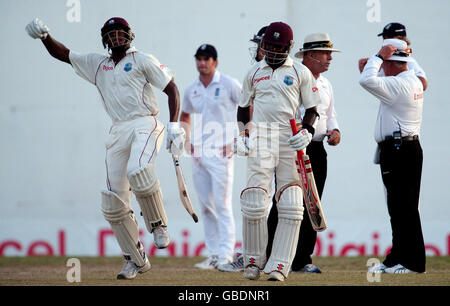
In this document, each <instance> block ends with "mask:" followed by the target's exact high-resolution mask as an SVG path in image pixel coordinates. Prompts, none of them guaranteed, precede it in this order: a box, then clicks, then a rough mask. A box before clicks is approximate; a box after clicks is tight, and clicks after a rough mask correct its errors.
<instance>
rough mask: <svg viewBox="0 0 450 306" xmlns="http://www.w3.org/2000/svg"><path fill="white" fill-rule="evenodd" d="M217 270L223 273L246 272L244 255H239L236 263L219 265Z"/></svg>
mask: <svg viewBox="0 0 450 306" xmlns="http://www.w3.org/2000/svg"><path fill="white" fill-rule="evenodd" d="M217 269H218V270H219V271H222V272H242V271H244V255H242V254H240V253H238V254H237V258H236V260H235V261H233V262H230V263H227V264H219V265H218V266H217Z"/></svg>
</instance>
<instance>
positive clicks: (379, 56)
mask: <svg viewBox="0 0 450 306" xmlns="http://www.w3.org/2000/svg"><path fill="white" fill-rule="evenodd" d="M375 56H376V57H378V58H380V59H381V60H382V61H384V58H383V57H382V56H381V55H379V54H377V55H375Z"/></svg>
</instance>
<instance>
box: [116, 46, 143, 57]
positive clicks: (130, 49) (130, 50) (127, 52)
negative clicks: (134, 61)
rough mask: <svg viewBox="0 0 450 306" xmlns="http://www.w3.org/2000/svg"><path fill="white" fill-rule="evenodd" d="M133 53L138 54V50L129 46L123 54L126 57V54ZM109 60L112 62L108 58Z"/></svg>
mask: <svg viewBox="0 0 450 306" xmlns="http://www.w3.org/2000/svg"><path fill="white" fill-rule="evenodd" d="M134 52H138V50H137V49H136V47H135V46H131V47H129V48H128V50H127V51H126V52H125V54H126V55H128V54H131V53H134ZM109 60H112V59H111V56H110V57H109Z"/></svg>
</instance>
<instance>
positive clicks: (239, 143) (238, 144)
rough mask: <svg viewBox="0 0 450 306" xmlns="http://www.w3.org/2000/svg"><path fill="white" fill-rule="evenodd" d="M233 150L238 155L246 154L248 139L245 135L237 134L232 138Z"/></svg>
mask: <svg viewBox="0 0 450 306" xmlns="http://www.w3.org/2000/svg"><path fill="white" fill-rule="evenodd" d="M233 152H234V154H237V155H238V156H248V152H249V139H248V137H247V136H244V135H239V136H237V137H235V138H234V143H233Z"/></svg>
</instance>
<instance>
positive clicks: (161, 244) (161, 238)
mask: <svg viewBox="0 0 450 306" xmlns="http://www.w3.org/2000/svg"><path fill="white" fill-rule="evenodd" d="M153 242H154V243H155V245H156V247H157V248H158V249H164V248H167V246H168V245H169V243H170V236H169V233H168V232H167V229H166V227H165V226H162V225H160V226H158V227H157V228H155V229H154V230H153Z"/></svg>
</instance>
